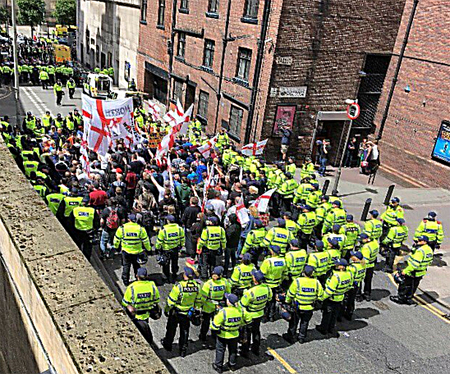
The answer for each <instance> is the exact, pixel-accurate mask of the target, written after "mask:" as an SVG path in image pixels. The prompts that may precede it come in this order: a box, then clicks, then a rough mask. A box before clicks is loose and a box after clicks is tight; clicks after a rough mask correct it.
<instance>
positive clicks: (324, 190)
mask: <svg viewBox="0 0 450 374" xmlns="http://www.w3.org/2000/svg"><path fill="white" fill-rule="evenodd" d="M329 185H330V180H329V179H325V182H324V183H323V187H322V193H323V194H324V195H326V194H327V191H328V186H329Z"/></svg>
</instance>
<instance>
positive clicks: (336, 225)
mask: <svg viewBox="0 0 450 374" xmlns="http://www.w3.org/2000/svg"><path fill="white" fill-rule="evenodd" d="M340 229H341V225H338V224H335V225H333V231H339V230H340Z"/></svg>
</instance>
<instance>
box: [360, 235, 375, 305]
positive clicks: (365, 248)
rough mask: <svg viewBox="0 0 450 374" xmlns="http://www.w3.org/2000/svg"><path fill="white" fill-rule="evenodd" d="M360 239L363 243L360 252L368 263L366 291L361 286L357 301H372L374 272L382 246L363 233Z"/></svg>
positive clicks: (365, 279) (365, 278) (365, 282)
mask: <svg viewBox="0 0 450 374" xmlns="http://www.w3.org/2000/svg"><path fill="white" fill-rule="evenodd" d="M359 237H360V239H361V243H362V247H361V250H360V251H361V253H362V255H363V257H364V261H365V263H366V275H365V277H364V290H362V286H361V287H360V289H359V291H358V296H357V301H362V300H363V299H366V300H367V301H370V300H371V296H370V295H371V293H372V279H373V272H374V270H375V265H376V263H377V256H378V253H379V252H380V245H379V244H378V241H376V240H375V239H371V238H370V237H369V236H368V235H367V234H366V233H362V234H361V235H360V236H359Z"/></svg>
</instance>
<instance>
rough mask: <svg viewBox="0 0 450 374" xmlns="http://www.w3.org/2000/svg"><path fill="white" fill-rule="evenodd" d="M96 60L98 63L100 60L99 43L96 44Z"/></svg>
mask: <svg viewBox="0 0 450 374" xmlns="http://www.w3.org/2000/svg"><path fill="white" fill-rule="evenodd" d="M95 61H97V63H98V62H99V61H100V47H99V46H98V45H96V46H95Z"/></svg>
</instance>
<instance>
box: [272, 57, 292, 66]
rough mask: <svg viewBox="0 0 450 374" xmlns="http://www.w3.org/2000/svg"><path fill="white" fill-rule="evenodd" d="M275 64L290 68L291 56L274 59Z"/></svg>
mask: <svg viewBox="0 0 450 374" xmlns="http://www.w3.org/2000/svg"><path fill="white" fill-rule="evenodd" d="M275 62H276V63H277V65H286V66H291V65H292V62H293V59H292V57H291V56H277V57H276V58H275Z"/></svg>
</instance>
